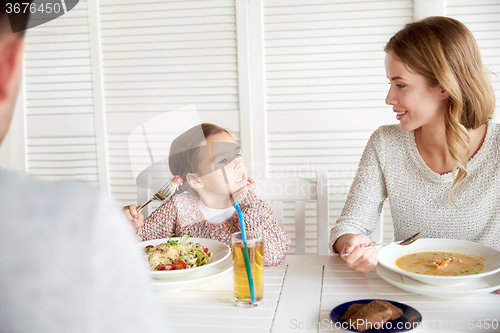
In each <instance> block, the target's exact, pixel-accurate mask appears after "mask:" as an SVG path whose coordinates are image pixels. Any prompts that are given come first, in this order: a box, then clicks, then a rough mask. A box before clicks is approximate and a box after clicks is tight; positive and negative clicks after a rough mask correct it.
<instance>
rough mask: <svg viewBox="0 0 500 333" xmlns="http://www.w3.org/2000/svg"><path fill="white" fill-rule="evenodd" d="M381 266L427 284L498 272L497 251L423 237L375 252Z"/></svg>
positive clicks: (452, 283) (462, 242)
mask: <svg viewBox="0 0 500 333" xmlns="http://www.w3.org/2000/svg"><path fill="white" fill-rule="evenodd" d="M377 256H378V262H379V264H380V265H382V266H384V267H385V268H387V269H389V270H392V271H394V272H396V273H399V274H402V275H406V276H408V277H411V278H412V279H415V280H417V281H420V282H424V283H427V284H431V285H454V284H462V283H465V282H467V281H470V280H471V279H477V278H482V277H485V276H487V275H491V274H495V273H497V272H500V251H498V250H496V249H494V248H492V247H489V246H486V245H483V244H478V243H474V242H469V241H462V240H455V239H438V238H423V239H419V240H417V241H416V242H414V243H413V244H410V245H406V246H401V245H397V244H391V245H387V246H385V247H383V248H382V249H380V250H379V251H378V254H377Z"/></svg>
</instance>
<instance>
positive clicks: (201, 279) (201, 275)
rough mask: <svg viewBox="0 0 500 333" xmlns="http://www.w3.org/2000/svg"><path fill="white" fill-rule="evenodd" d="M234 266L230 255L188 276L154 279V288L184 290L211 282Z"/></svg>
mask: <svg viewBox="0 0 500 333" xmlns="http://www.w3.org/2000/svg"><path fill="white" fill-rule="evenodd" d="M232 268H233V258H231V257H228V258H226V259H224V260H223V261H221V262H219V263H217V264H215V265H212V266H211V267H209V268H208V269H205V270H200V271H198V272H196V273H194V274H192V275H190V276H187V277H176V278H172V279H169V280H168V281H165V280H153V283H152V284H153V289H154V290H155V291H157V292H161V291H164V290H168V291H170V290H183V289H189V288H194V287H197V286H199V285H202V284H204V283H207V282H210V281H212V280H214V279H216V278H218V277H219V276H220V275H222V274H223V273H225V272H227V271H229V270H231V269H232Z"/></svg>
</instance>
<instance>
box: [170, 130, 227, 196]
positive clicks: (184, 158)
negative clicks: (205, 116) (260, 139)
mask: <svg viewBox="0 0 500 333" xmlns="http://www.w3.org/2000/svg"><path fill="white" fill-rule="evenodd" d="M222 132H224V133H227V134H229V135H231V134H230V133H229V132H228V131H227V130H225V129H224V128H222V127H219V126H217V125H214V124H208V123H203V124H201V125H196V126H194V127H192V128H190V129H188V130H187V131H185V132H184V133H182V134H181V135H179V136H178V137H177V138H176V139H175V140H174V141H172V144H171V146H170V152H169V156H168V166H169V168H170V172H172V174H173V175H178V176H180V177H182V181H183V183H182V185H181V186H180V188H179V190H181V191H189V192H191V193H192V194H195V195H197V193H196V191H194V190H193V189H192V188H191V186H190V185H189V184H188V181H187V179H186V175H187V174H188V173H196V172H198V171H199V167H200V158H201V155H202V149H203V145H204V141H205V139H207V138H208V137H209V136H211V135H214V134H217V133H222ZM205 147H206V146H205Z"/></svg>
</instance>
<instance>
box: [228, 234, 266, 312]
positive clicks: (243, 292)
mask: <svg viewBox="0 0 500 333" xmlns="http://www.w3.org/2000/svg"><path fill="white" fill-rule="evenodd" d="M231 236H232V237H231V250H232V252H233V277H234V305H236V306H240V307H252V306H258V305H259V304H262V299H263V297H264V242H263V238H262V234H261V233H260V232H257V231H247V232H246V236H247V247H246V249H247V251H248V257H249V260H250V268H251V271H252V279H253V285H254V293H255V300H254V301H252V299H251V294H250V284H249V283H248V274H247V268H246V265H245V259H244V257H243V251H244V250H245V246H244V244H243V240H242V238H241V232H236V233H234V234H232V235H231Z"/></svg>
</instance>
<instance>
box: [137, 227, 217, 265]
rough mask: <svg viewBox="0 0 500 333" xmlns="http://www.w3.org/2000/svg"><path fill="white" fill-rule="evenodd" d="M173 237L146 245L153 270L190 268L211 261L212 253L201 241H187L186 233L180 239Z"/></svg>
mask: <svg viewBox="0 0 500 333" xmlns="http://www.w3.org/2000/svg"><path fill="white" fill-rule="evenodd" d="M171 238H172V237H170V238H169V239H168V240H167V241H166V242H165V243H161V244H158V245H156V246H154V245H148V246H146V247H145V249H144V250H145V252H146V255H147V258H148V262H149V268H150V269H151V270H152V271H170V270H179V269H188V268H194V267H200V266H203V265H206V264H208V263H210V261H211V257H212V253H211V252H210V251H209V249H208V248H206V247H204V246H203V245H201V244H200V243H193V242H187V240H188V239H189V235H184V236H182V237H181V238H180V239H179V240H172V239H171Z"/></svg>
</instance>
